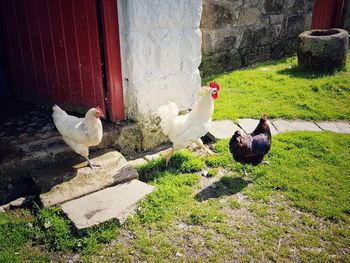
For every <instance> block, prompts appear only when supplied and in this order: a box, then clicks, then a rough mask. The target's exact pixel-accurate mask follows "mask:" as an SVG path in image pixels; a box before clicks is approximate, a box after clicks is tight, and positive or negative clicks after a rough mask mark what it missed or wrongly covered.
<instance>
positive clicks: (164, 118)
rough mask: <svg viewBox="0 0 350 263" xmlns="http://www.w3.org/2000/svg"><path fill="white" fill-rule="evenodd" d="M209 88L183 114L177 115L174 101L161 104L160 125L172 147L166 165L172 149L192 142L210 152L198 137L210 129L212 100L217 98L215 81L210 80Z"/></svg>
mask: <svg viewBox="0 0 350 263" xmlns="http://www.w3.org/2000/svg"><path fill="white" fill-rule="evenodd" d="M209 86H210V87H211V90H209V91H208V92H207V93H206V94H205V95H204V96H203V97H202V98H201V99H200V100H199V101H198V103H197V104H196V105H195V106H194V108H193V109H192V110H191V111H190V112H189V113H187V114H185V115H179V109H178V107H177V105H176V103H174V102H169V103H168V104H167V105H164V106H161V107H160V108H159V110H158V114H159V116H160V118H161V122H160V126H161V128H162V131H163V133H164V134H165V135H167V136H168V137H169V140H170V141H171V142H172V143H173V147H172V148H171V150H170V151H169V152H168V154H167V155H166V165H168V163H169V160H170V158H171V156H172V155H173V153H174V151H176V150H179V149H182V148H185V147H187V146H188V145H189V144H191V143H192V142H195V143H196V144H197V145H198V146H200V147H201V148H203V149H205V151H206V152H208V153H210V154H212V152H211V151H210V150H209V149H208V148H206V147H205V146H204V144H203V142H202V140H201V139H200V138H201V137H202V136H204V135H205V134H206V133H207V132H208V131H209V129H210V124H211V116H212V114H213V111H214V100H215V99H217V98H218V92H219V90H220V86H219V85H218V84H217V83H216V82H211V83H210V85H209Z"/></svg>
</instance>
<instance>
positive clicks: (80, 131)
mask: <svg viewBox="0 0 350 263" xmlns="http://www.w3.org/2000/svg"><path fill="white" fill-rule="evenodd" d="M52 110H53V113H52V118H53V121H54V123H55V126H56V128H57V130H58V131H59V132H60V134H61V135H62V138H63V140H64V141H65V143H66V144H68V146H69V147H70V148H72V150H73V151H75V152H76V153H78V154H80V155H81V156H83V157H85V159H86V160H87V161H88V164H89V166H90V168H91V169H93V166H94V165H93V164H92V163H91V161H90V160H89V157H88V156H89V146H95V145H98V144H99V143H100V142H101V140H102V134H103V129H102V123H101V120H100V117H101V116H103V111H102V109H101V108H100V107H96V108H92V109H90V110H88V111H87V113H86V114H85V118H77V117H75V116H71V115H68V114H67V113H66V112H65V111H64V110H62V109H61V108H60V107H58V106H57V105H55V106H53V107H52ZM95 166H97V165H95Z"/></svg>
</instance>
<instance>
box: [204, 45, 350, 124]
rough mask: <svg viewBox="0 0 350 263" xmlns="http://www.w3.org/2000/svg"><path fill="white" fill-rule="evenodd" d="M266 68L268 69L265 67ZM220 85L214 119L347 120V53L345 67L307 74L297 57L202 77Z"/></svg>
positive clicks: (349, 77)
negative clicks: (325, 72) (322, 72)
mask: <svg viewBox="0 0 350 263" xmlns="http://www.w3.org/2000/svg"><path fill="white" fill-rule="evenodd" d="M266 69H268V70H266ZM213 79H214V80H216V81H217V82H218V83H219V84H220V85H221V87H222V89H221V90H220V93H219V99H218V100H216V101H215V112H214V119H217V120H222V119H231V120H236V119H237V118H239V117H241V118H242V117H252V118H259V117H260V116H261V115H262V114H263V113H264V112H267V113H268V114H269V117H270V118H286V119H305V120H338V119H339V120H350V106H349V105H350V52H349V55H348V65H347V67H346V69H344V70H341V71H338V72H335V73H330V74H309V73H305V72H303V71H301V70H299V69H298V64H297V59H296V57H293V58H287V59H283V60H280V61H275V62H268V63H264V64H260V65H258V66H257V67H254V68H250V69H244V70H238V71H233V72H231V73H226V74H222V75H218V76H214V77H209V78H206V79H203V83H205V84H206V83H208V82H209V81H211V80H213Z"/></svg>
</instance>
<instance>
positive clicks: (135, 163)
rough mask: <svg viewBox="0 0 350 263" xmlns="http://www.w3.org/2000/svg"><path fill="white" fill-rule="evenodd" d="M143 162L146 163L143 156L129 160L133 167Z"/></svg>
mask: <svg viewBox="0 0 350 263" xmlns="http://www.w3.org/2000/svg"><path fill="white" fill-rule="evenodd" d="M145 163H147V160H145V159H143V158H138V159H135V160H130V161H129V164H130V165H132V166H133V167H136V166H139V165H142V164H145Z"/></svg>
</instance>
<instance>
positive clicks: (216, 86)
mask: <svg viewBox="0 0 350 263" xmlns="http://www.w3.org/2000/svg"><path fill="white" fill-rule="evenodd" d="M209 87H211V88H213V89H214V88H215V89H217V90H218V91H219V90H220V85H219V84H217V83H216V82H215V81H212V82H210V83H209Z"/></svg>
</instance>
